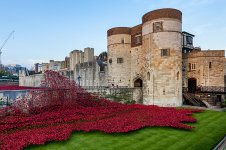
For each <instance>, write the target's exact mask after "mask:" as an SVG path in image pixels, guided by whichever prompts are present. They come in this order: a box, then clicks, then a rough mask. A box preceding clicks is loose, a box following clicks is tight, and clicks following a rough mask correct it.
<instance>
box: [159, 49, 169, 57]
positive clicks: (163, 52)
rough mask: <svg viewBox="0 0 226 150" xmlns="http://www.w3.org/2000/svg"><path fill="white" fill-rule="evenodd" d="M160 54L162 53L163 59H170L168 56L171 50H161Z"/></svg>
mask: <svg viewBox="0 0 226 150" xmlns="http://www.w3.org/2000/svg"><path fill="white" fill-rule="evenodd" d="M160 52H161V56H162V57H168V56H170V49H169V48H163V49H160Z"/></svg>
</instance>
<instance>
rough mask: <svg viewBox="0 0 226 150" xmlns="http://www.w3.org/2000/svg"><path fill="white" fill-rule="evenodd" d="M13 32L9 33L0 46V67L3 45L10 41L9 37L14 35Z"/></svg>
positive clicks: (0, 64)
mask: <svg viewBox="0 0 226 150" xmlns="http://www.w3.org/2000/svg"><path fill="white" fill-rule="evenodd" d="M14 32H15V31H14V30H13V31H12V32H10V33H9V35H8V37H7V38H6V39H5V41H4V42H3V43H2V45H1V46H0V66H2V57H1V56H2V49H3V47H4V46H5V44H6V43H7V41H8V40H9V39H10V37H11V36H12V35H13V34H14Z"/></svg>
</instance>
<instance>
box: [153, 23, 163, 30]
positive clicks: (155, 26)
mask: <svg viewBox="0 0 226 150" xmlns="http://www.w3.org/2000/svg"><path fill="white" fill-rule="evenodd" d="M160 31H163V27H162V22H154V23H153V32H160Z"/></svg>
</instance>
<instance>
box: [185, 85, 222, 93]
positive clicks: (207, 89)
mask: <svg viewBox="0 0 226 150" xmlns="http://www.w3.org/2000/svg"><path fill="white" fill-rule="evenodd" d="M188 89H189V88H188V87H183V93H188V92H189V90H188ZM193 93H222V94H226V87H221V86H197V87H196V88H195V91H194V92H193Z"/></svg>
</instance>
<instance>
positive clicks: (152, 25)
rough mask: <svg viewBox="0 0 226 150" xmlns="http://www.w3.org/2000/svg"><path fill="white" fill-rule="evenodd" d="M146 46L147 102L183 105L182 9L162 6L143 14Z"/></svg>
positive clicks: (143, 35)
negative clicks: (163, 7) (162, 7)
mask: <svg viewBox="0 0 226 150" xmlns="http://www.w3.org/2000/svg"><path fill="white" fill-rule="evenodd" d="M142 49H143V53H144V54H145V55H146V57H145V58H146V59H145V61H146V64H145V67H144V72H143V73H145V72H146V75H145V76H146V78H145V79H146V82H145V84H144V87H143V91H144V95H143V100H144V101H143V103H144V104H148V105H150V104H154V105H159V106H181V105H182V13H181V12H180V11H179V10H176V9H169V8H167V9H158V10H154V11H151V12H148V13H146V14H145V15H144V16H143V17H142Z"/></svg>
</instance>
